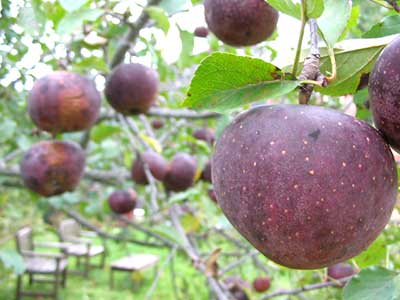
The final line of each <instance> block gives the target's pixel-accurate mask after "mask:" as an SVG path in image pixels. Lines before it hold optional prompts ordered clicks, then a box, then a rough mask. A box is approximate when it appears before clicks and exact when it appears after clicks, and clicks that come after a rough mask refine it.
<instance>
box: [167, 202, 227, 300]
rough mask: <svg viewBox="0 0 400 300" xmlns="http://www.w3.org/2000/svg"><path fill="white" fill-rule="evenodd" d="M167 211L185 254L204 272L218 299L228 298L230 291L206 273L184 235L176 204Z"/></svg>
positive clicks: (197, 255)
mask: <svg viewBox="0 0 400 300" xmlns="http://www.w3.org/2000/svg"><path fill="white" fill-rule="evenodd" d="M169 212H170V218H171V222H172V224H173V225H174V227H175V229H176V230H177V232H178V234H179V236H180V237H181V240H182V247H183V249H184V250H185V252H186V254H187V255H188V256H189V257H190V258H191V259H192V261H193V264H194V266H195V267H196V268H197V269H199V270H200V271H202V272H203V273H204V274H205V276H206V277H207V281H208V284H209V285H210V287H211V289H212V290H213V291H214V293H215V294H216V296H217V298H218V299H219V300H229V299H230V295H229V294H230V293H229V292H228V291H227V290H226V288H224V286H222V284H221V283H220V282H218V280H217V279H215V278H214V277H213V276H211V275H210V274H207V272H206V267H205V265H204V263H203V262H202V261H201V260H200V258H199V254H198V251H197V249H195V248H194V246H193V245H192V244H191V242H190V240H189V239H188V237H187V236H186V233H185V230H184V229H183V227H182V224H181V223H180V220H179V217H178V212H177V205H176V204H173V205H172V206H171V208H170V210H169Z"/></svg>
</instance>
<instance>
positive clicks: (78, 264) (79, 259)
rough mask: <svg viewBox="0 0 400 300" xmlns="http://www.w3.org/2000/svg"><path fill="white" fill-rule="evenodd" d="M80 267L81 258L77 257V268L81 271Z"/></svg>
mask: <svg viewBox="0 0 400 300" xmlns="http://www.w3.org/2000/svg"><path fill="white" fill-rule="evenodd" d="M80 266H81V257H80V256H77V257H76V267H77V268H78V269H79V267H80Z"/></svg>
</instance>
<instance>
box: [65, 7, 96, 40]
mask: <svg viewBox="0 0 400 300" xmlns="http://www.w3.org/2000/svg"><path fill="white" fill-rule="evenodd" d="M102 14H103V11H102V10H101V9H89V8H84V9H81V10H79V11H74V12H72V13H70V14H67V15H66V16H65V17H64V18H62V19H61V21H60V23H59V24H58V26H57V32H58V33H59V34H61V35H63V34H70V33H72V32H73V31H74V30H75V29H77V28H79V27H80V26H82V24H83V22H85V21H96V20H97V19H98V18H99V17H100V16H101V15H102Z"/></svg>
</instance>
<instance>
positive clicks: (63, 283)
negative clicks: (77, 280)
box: [61, 268, 68, 288]
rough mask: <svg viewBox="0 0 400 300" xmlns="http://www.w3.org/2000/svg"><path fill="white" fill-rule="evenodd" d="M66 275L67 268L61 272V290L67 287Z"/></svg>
mask: <svg viewBox="0 0 400 300" xmlns="http://www.w3.org/2000/svg"><path fill="white" fill-rule="evenodd" d="M67 273H68V270H67V268H65V269H64V271H63V272H62V279H61V283H62V287H63V288H65V287H66V286H67Z"/></svg>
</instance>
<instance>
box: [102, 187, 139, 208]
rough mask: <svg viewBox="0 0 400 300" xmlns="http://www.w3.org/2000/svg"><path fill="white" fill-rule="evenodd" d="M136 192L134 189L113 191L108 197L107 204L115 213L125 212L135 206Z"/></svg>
mask: <svg viewBox="0 0 400 300" xmlns="http://www.w3.org/2000/svg"><path fill="white" fill-rule="evenodd" d="M136 201H137V194H136V192H135V191H134V190H132V189H129V190H126V191H124V190H120V191H114V192H113V193H112V194H111V195H110V196H109V197H108V204H109V205H110V208H111V210H112V211H113V212H115V213H116V214H126V213H129V212H130V211H132V210H133V209H134V208H135V206H136Z"/></svg>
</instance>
